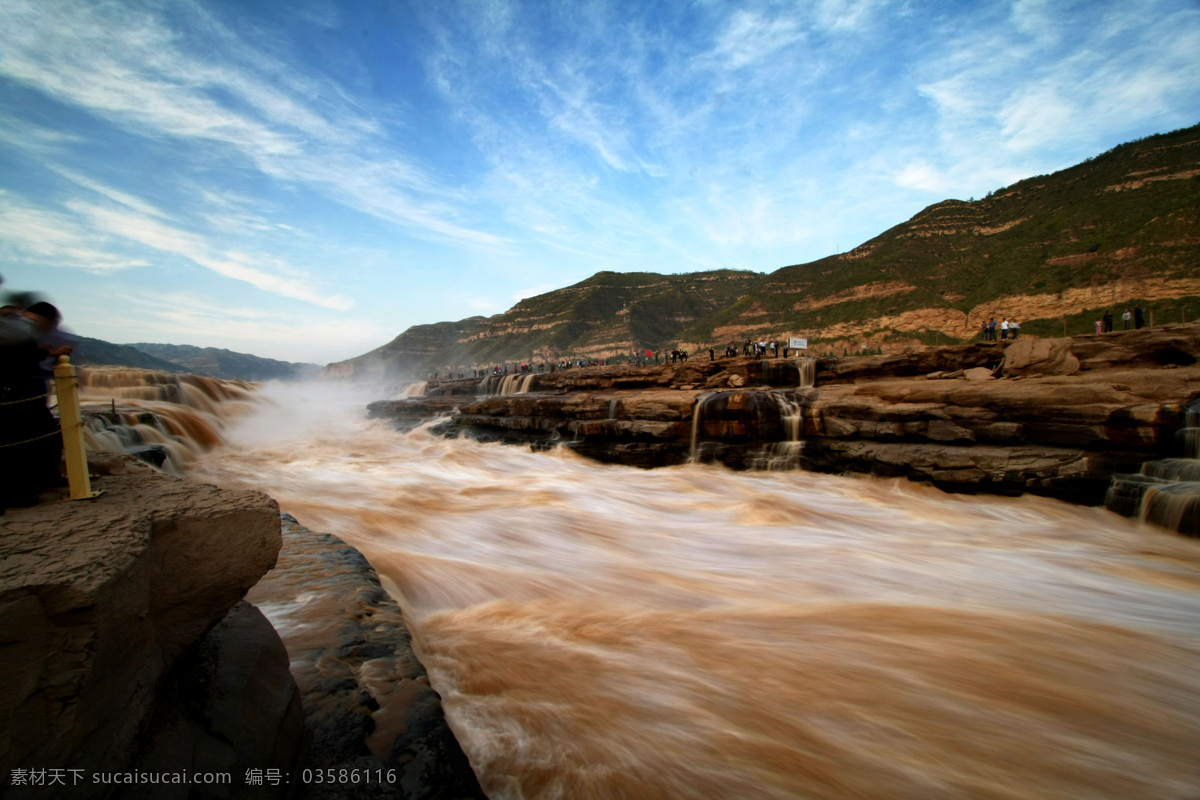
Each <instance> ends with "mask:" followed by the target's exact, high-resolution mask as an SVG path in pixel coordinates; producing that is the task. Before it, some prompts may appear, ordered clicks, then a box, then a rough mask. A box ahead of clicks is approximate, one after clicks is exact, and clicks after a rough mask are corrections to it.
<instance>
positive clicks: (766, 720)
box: [189, 386, 1200, 800]
mask: <svg viewBox="0 0 1200 800" xmlns="http://www.w3.org/2000/svg"><path fill="white" fill-rule="evenodd" d="M266 392H267V394H268V395H269V396H271V397H272V398H273V402H272V403H269V404H263V405H260V406H259V407H258V408H257V409H256V410H254V411H252V412H251V413H250V414H249V415H247V416H243V417H241V418H240V419H239V420H238V421H237V422H236V423H234V424H233V425H232V426H231V427H230V428H229V429H228V430H227V431H226V432H225V437H226V440H227V442H228V444H226V445H224V446H221V447H218V448H217V449H215V450H213V451H210V452H209V453H207V454H205V455H203V456H202V457H200V459H199V460H198V461H197V462H196V463H195V464H194V465H193V466H192V467H191V469H190V470H189V472H190V474H191V475H192V476H193V477H196V478H199V479H202V480H209V481H212V482H215V483H218V484H221V485H225V486H236V487H252V488H257V489H261V490H263V491H265V492H267V493H269V494H270V495H272V496H273V497H275V498H276V499H277V500H278V501H279V503H280V505H281V507H282V508H283V509H284V510H286V511H289V512H291V513H292V514H294V515H295V516H296V517H297V518H298V519H299V520H300V522H301V523H303V524H304V525H306V526H308V527H309V528H311V529H313V530H319V531H328V532H330V533H334V534H336V535H338V536H340V537H342V538H343V539H345V540H346V541H348V542H350V543H352V544H353V545H355V546H356V547H358V548H359V549H360V550H362V551H363V553H364V554H365V555H366V556H367V557H368V558H369V559H370V561H371V563H372V564H373V565H374V566H375V567H376V569H377V570H378V571H379V572H380V574H381V576H384V577H385V579H386V581H387V582H389V584H390V586H389V588H390V589H392V590H393V591H394V592H395V593H397V594H398V598H397V599H398V600H399V601H400V603H401V605H402V606H403V607H404V609H405V613H406V615H407V616H408V618H409V621H410V624H411V627H412V628H413V631H414V634H415V636H416V637H417V640H418V641H419V643H420V648H421V657H422V661H423V662H424V663H425V665H426V667H427V668H428V670H429V674H430V677H431V679H432V681H433V685H434V688H436V689H437V690H438V691H439V692H440V693H441V695H442V697H443V698H444V701H445V708H446V713H447V716H448V718H449V720H450V722H451V725H452V727H453V728H454V730H455V732H456V733H457V735H458V737H459V740H460V741H461V743H462V745H463V748H464V750H465V751H466V752H467V754H468V756H469V757H470V759H471V763H472V764H473V766H474V768H475V770H476V772H477V773H478V775H479V777H480V781H481V784H482V785H483V787H484V789H485V790H486V791H487V793H488V795H489V796H490V797H492V798H496V799H497V800H499V798H563V799H564V800H583V799H584V798H739V799H741V798H794V797H815V798H858V797H861V798H890V797H903V798H963V797H980V798H984V797H986V798H1094V797H1112V798H1154V799H1155V800H1158V799H1159V798H1200V542H1198V541H1196V540H1189V539H1185V538H1182V537H1179V536H1177V535H1174V534H1170V533H1166V532H1163V531H1160V530H1156V529H1152V528H1148V527H1142V526H1139V524H1138V523H1136V522H1133V521H1130V520H1127V519H1125V518H1122V517H1119V516H1116V515H1114V514H1112V513H1110V512H1107V511H1104V510H1102V509H1096V508H1080V507H1075V506H1071V505H1067V504H1065V503H1061V502H1057V501H1051V500H1045V499H1039V498H1031V497H1026V498H1019V499H1008V498H994V497H968V496H953V495H947V494H942V493H940V492H938V491H935V490H931V489H928V488H923V487H920V486H917V485H914V484H911V483H906V482H896V481H881V480H874V479H863V478H847V477H836V476H827V475H817V474H811V473H804V472H791V473H734V472H730V471H727V470H725V469H723V468H719V467H711V466H688V467H678V468H670V469H662V470H657V471H642V470H637V469H633V468H626V467H619V466H605V465H601V464H597V463H592V462H589V461H586V460H584V459H582V458H580V457H577V456H574V455H573V454H571V453H569V452H557V453H551V454H538V453H531V452H528V451H526V450H523V449H520V448H515V447H503V446H498V445H480V444H477V443H474V442H469V441H447V440H442V439H438V438H435V437H432V436H430V435H428V434H426V433H423V432H420V431H417V432H414V433H411V434H400V433H396V432H393V431H392V430H391V429H390V427H389V426H388V425H387V424H385V423H382V422H372V421H366V420H365V419H363V411H362V409H363V407H364V404H365V400H366V399H373V398H362V397H358V398H354V397H349V396H346V395H344V394H339V393H338V392H337V391H335V390H333V389H329V388H323V387H313V386H304V387H299V386H293V387H279V386H276V387H269V388H268V389H267V390H266Z"/></svg>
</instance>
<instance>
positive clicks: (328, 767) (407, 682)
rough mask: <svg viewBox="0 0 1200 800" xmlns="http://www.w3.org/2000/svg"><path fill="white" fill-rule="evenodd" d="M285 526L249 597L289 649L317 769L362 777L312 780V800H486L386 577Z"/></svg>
mask: <svg viewBox="0 0 1200 800" xmlns="http://www.w3.org/2000/svg"><path fill="white" fill-rule="evenodd" d="M282 521H283V548H282V550H281V551H280V554H279V560H278V563H277V564H276V565H275V569H273V570H271V571H270V572H268V573H267V574H266V575H265V576H264V577H263V579H262V580H261V581H259V582H258V584H256V585H255V586H254V588H253V589H251V590H250V593H249V594H248V595H247V599H248V600H250V601H251V602H253V603H254V604H256V605H257V606H258V607H259V608H260V609H262V611H263V613H265V614H266V615H267V618H268V619H270V620H271V623H272V624H273V625H274V627H275V630H276V631H278V632H279V635H280V636H281V637H282V639H283V643H284V645H285V646H286V647H287V652H288V656H289V658H290V660H291V672H292V676H293V677H294V678H295V680H296V683H297V684H298V686H299V687H300V692H301V696H302V698H303V708H304V720H305V724H306V727H307V728H308V730H309V731H310V732H311V735H312V746H311V748H310V750H309V755H308V758H307V759H306V761H305V767H307V768H308V769H310V770H312V771H313V772H314V774H319V775H328V774H334V775H337V774H342V773H343V772H344V773H346V774H357V775H359V776H360V779H359V780H358V781H341V780H335V781H331V782H324V781H322V782H319V783H312V784H311V785H309V786H308V793H307V794H306V795H305V796H306V797H308V798H313V800H316V799H317V798H320V800H335V799H336V800H342V799H343V798H363V800H368V799H369V800H376V798H404V799H405V800H467V798H480V799H481V800H482V798H484V795H483V792H482V791H481V790H480V788H479V784H478V783H477V781H476V779H475V773H474V772H472V771H471V766H470V764H469V763H467V759H466V756H465V755H463V752H462V749H461V748H460V747H459V745H458V741H457V740H456V739H455V738H454V734H453V733H452V732H451V730H450V728H449V726H448V725H447V724H446V719H445V716H444V715H443V714H442V705H441V698H439V697H438V695H437V692H435V691H434V690H433V689H431V688H430V686H429V678H428V676H427V675H426V674H425V668H424V667H423V666H422V665H421V663H420V662H419V661H418V660H417V656H416V655H415V654H414V652H413V643H412V637H411V635H410V634H409V630H408V627H407V625H405V623H404V619H403V617H402V616H401V612H400V607H399V606H398V605H397V604H396V601H395V600H393V599H392V598H391V597H390V596H389V595H388V593H387V592H386V591H384V589H383V587H382V585H381V584H380V582H379V577H378V576H377V575H376V574H375V570H374V569H373V568H372V567H371V565H370V564H369V563H367V560H366V559H365V558H363V556H362V554H361V553H359V552H358V551H357V550H355V549H354V548H353V547H350V546H349V545H347V544H346V543H345V542H343V541H342V540H341V539H338V538H337V537H336V536H332V535H330V534H325V533H314V532H313V531H310V530H308V529H307V528H305V527H304V526H302V525H300V524H299V523H298V522H297V521H296V520H295V519H294V518H293V517H291V516H289V515H287V514H284V515H283V517H282ZM362 776H366V778H365V780H364V779H363V778H362ZM381 777H382V780H381V779H380V778H381Z"/></svg>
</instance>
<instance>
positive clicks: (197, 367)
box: [129, 342, 321, 381]
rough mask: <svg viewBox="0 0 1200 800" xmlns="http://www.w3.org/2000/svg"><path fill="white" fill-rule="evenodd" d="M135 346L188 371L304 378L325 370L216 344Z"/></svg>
mask: <svg viewBox="0 0 1200 800" xmlns="http://www.w3.org/2000/svg"><path fill="white" fill-rule="evenodd" d="M129 347H131V348H136V349H137V350H139V351H141V352H143V353H146V354H148V355H150V356H153V357H155V358H159V359H163V360H165V361H168V362H171V363H173V364H177V365H179V369H180V370H182V371H184V372H191V373H193V374H195V375H207V376H209V377H212V378H225V379H230V380H243V381H269V380H280V381H290V380H302V379H304V378H311V377H313V376H314V375H316V374H317V372H318V371H319V370H320V369H321V368H320V367H319V366H318V365H316V364H298V363H293V362H290V361H277V360H275V359H273V358H261V357H260V356H252V355H250V354H248V353H235V352H233V351H232V350H223V349H218V348H216V347H195V346H193V345H190V344H153V343H150V342H137V343H135V344H131V345H129Z"/></svg>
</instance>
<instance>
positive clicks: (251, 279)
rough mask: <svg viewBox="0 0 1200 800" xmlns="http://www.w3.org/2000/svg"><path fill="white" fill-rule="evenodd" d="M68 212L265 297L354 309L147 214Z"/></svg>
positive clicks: (75, 206)
mask: <svg viewBox="0 0 1200 800" xmlns="http://www.w3.org/2000/svg"><path fill="white" fill-rule="evenodd" d="M67 207H68V208H69V209H71V210H72V211H74V212H75V213H76V214H77V215H79V216H80V217H82V218H83V219H85V220H86V221H87V222H88V223H89V224H90V225H91V226H93V227H94V228H95V229H97V230H102V231H106V232H107V233H109V234H111V235H114V236H120V237H123V238H125V239H128V240H130V241H133V242H137V243H138V244H142V245H145V246H146V247H149V248H152V249H154V250H158V251H161V252H164V253H172V254H175V255H179V256H183V257H184V258H187V259H188V260H190V261H192V262H193V263H195V264H199V265H200V266H202V267H206V268H208V269H210V270H212V271H213V272H215V273H217V274H218V275H223V276H225V277H226V278H232V279H234V280H238V281H244V282H246V283H248V284H250V285H251V286H254V287H256V288H258V289H262V290H263V291H266V292H271V293H273V294H278V295H280V296H282V297H290V298H293V299H296V300H303V301H305V302H308V303H312V304H314V305H318V306H323V307H325V308H333V309H337V310H340V311H345V310H347V309H349V308H350V307H351V306H353V305H354V301H353V300H351V299H350V298H348V297H345V296H342V295H327V294H325V293H323V292H321V291H319V290H318V289H317V288H315V287H314V286H313V285H311V282H310V281H309V280H308V279H307V278H306V276H304V275H303V274H302V273H300V272H299V271H295V270H292V269H291V268H289V267H288V266H287V265H286V264H283V263H282V262H279V261H278V260H274V259H269V258H266V257H262V256H252V255H247V254H241V253H235V252H229V251H221V250H219V249H217V248H214V247H212V246H211V245H210V244H209V243H208V242H207V241H206V240H205V238H204V237H202V236H199V235H197V234H193V233H188V232H187V231H183V230H180V229H178V228H175V227H172V226H169V225H166V224H164V223H162V222H160V221H158V220H155V219H152V218H150V217H147V216H146V215H144V214H137V213H135V212H132V211H128V210H124V209H118V208H112V207H103V206H98V205H93V204H90V203H83V202H78V201H72V202H69V203H68V204H67ZM266 263H272V264H273V266H275V268H276V271H274V272H267V271H265V270H263V269H262V268H261V267H262V266H263V265H264V264H266Z"/></svg>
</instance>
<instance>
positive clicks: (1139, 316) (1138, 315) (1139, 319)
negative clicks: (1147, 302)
mask: <svg viewBox="0 0 1200 800" xmlns="http://www.w3.org/2000/svg"><path fill="white" fill-rule="evenodd" d="M1145 324H1146V315H1145V312H1143V311H1142V307H1141V306H1134V308H1133V327H1134V328H1137V329H1138V330H1139V331H1140V330H1141V329H1142V326H1143V325H1145Z"/></svg>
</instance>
